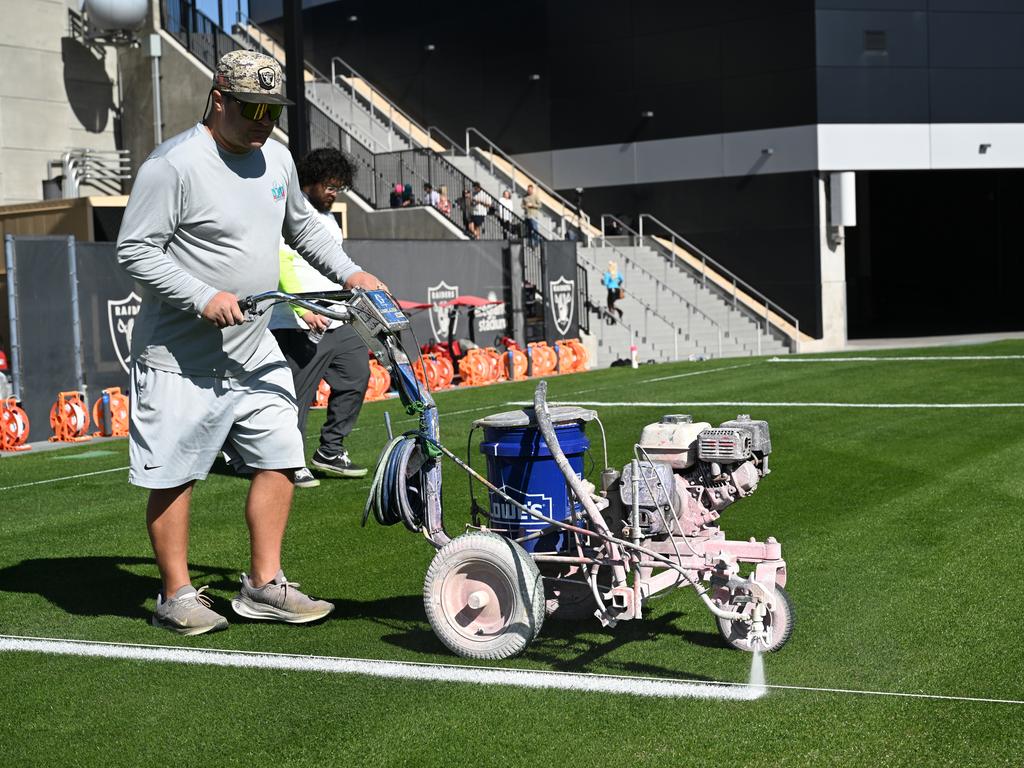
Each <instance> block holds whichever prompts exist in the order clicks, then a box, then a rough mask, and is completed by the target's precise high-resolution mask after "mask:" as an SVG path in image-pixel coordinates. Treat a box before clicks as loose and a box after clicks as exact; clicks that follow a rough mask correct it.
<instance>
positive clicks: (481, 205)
mask: <svg viewBox="0 0 1024 768" xmlns="http://www.w3.org/2000/svg"><path fill="white" fill-rule="evenodd" d="M493 206H494V202H493V201H492V200H491V196H490V195H488V194H487V193H486V192H484V191H483V189H482V188H481V187H480V182H479V181H474V182H473V215H472V217H471V218H470V221H469V225H470V226H469V234H471V235H472V236H473V237H475V238H476V239H478V240H479V239H480V235H482V234H483V231H484V220H485V219H486V218H487V214H488V212H489V211H490V210H491V208H492V207H493Z"/></svg>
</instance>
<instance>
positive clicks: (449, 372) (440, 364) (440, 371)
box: [434, 355, 455, 389]
mask: <svg viewBox="0 0 1024 768" xmlns="http://www.w3.org/2000/svg"><path fill="white" fill-rule="evenodd" d="M434 366H435V367H436V368H437V388H438V389H447V388H448V387H450V386H451V385H452V380H453V379H454V378H455V366H454V365H452V359H451V358H450V357H448V355H434Z"/></svg>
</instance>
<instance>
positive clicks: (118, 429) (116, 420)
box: [92, 387, 128, 437]
mask: <svg viewBox="0 0 1024 768" xmlns="http://www.w3.org/2000/svg"><path fill="white" fill-rule="evenodd" d="M103 394H105V395H106V396H107V397H106V402H107V407H106V408H104V407H103V402H104V398H103V397H97V398H96V402H95V403H93V404H92V423H93V424H95V425H96V426H97V427H99V429H98V430H97V431H96V432H93V433H92V434H93V437H128V396H127V395H122V394H121V388H120V387H108V388H107V389H104V390H103ZM104 411H106V413H104ZM104 417H106V418H104ZM106 425H109V429H110V431H109V432H104V431H103V430H104V428H105V426H106Z"/></svg>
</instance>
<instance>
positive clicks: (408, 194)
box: [402, 184, 416, 208]
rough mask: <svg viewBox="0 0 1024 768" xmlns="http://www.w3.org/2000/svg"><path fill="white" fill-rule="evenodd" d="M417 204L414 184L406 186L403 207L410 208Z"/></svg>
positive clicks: (403, 193) (403, 192)
mask: <svg viewBox="0 0 1024 768" xmlns="http://www.w3.org/2000/svg"><path fill="white" fill-rule="evenodd" d="M415 204H416V198H415V197H413V195H412V184H406V185H405V188H404V189H403V190H402V207H403V208H408V207H409V206H410V205H415Z"/></svg>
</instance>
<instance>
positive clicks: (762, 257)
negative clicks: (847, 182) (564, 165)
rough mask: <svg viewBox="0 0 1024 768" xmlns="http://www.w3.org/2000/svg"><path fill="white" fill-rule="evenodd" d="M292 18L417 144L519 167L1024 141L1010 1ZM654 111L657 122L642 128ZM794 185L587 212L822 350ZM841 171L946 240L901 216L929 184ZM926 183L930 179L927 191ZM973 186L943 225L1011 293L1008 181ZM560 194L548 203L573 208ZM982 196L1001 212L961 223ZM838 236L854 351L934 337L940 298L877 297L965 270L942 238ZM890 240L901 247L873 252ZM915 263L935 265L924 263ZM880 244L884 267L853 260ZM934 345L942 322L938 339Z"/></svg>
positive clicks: (670, 5)
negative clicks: (662, 148) (984, 192)
mask: <svg viewBox="0 0 1024 768" xmlns="http://www.w3.org/2000/svg"><path fill="white" fill-rule="evenodd" d="M306 6H307V8H306V10H305V12H304V18H303V25H304V32H305V44H306V57H307V59H309V60H310V61H312V62H313V63H314V64H315V65H316V66H317V67H318V68H319V69H321V70H322V71H323V72H330V71H331V58H332V57H333V56H335V55H340V56H341V57H342V58H344V59H345V60H346V61H348V63H349V64H351V65H352V66H354V67H355V68H356V69H357V70H358V71H359V72H360V73H361V74H363V75H364V76H366V77H367V78H368V79H369V80H370V81H371V82H373V83H374V84H376V85H377V86H378V87H379V88H380V89H381V90H382V91H383V92H384V93H386V94H387V95H388V96H390V97H391V98H392V99H394V101H395V102H396V103H398V104H399V105H400V106H401V107H402V108H403V109H405V110H406V111H408V112H409V114H410V115H412V116H413V117H414V118H415V119H416V120H418V121H419V122H420V123H421V124H422V125H436V126H439V127H440V128H441V129H443V130H444V131H445V132H446V133H447V134H449V135H450V136H452V137H454V138H455V139H457V140H459V141H462V140H463V138H464V135H465V134H464V131H465V128H466V127H467V126H474V127H476V128H478V129H479V130H480V131H481V132H483V133H484V134H486V135H487V136H488V137H489V138H491V139H493V140H494V141H495V142H497V143H498V144H499V145H500V146H501V148H502V149H504V150H505V151H506V152H508V153H510V154H513V155H536V154H537V153H552V152H559V151H565V150H570V149H579V148H586V147H596V146H611V147H616V146H619V147H623V148H626V147H628V146H629V145H631V144H634V143H645V142H657V141H659V140H667V139H681V138H686V137H696V136H704V137H714V136H717V135H721V134H735V133H739V132H748V131H769V130H772V129H780V128H789V127H793V126H814V125H815V124H818V125H830V124H835V125H839V124H876V125H882V124H885V125H922V124H925V125H926V124H929V123H931V124H939V123H951V124H956V123H963V124H966V123H974V124H987V123H993V124H1019V123H1024V98H1021V95H1020V94H1022V93H1024V46H1022V45H1020V41H1021V40H1022V39H1024V3H1022V2H1021V0H886V1H885V2H882V1H880V0H777V1H776V2H771V3H756V2H749V1H741V0H703V1H698V2H689V1H687V2H683V1H682V0H558V2H545V1H544V0H522V2H518V3H514V4H478V5H475V6H473V7H472V8H469V7H467V6H465V5H464V4H457V3H456V4H445V3H440V4H438V3H403V4H398V5H395V4H386V3H378V2H371V1H370V0H334V1H333V2H330V1H324V0H308V1H307V3H306ZM250 10H251V13H252V16H253V18H254V19H255V20H256V21H257V22H261V23H262V24H263V26H264V27H265V28H266V29H268V31H270V32H271V34H275V35H280V33H281V23H280V14H281V2H280V0H251V3H250ZM534 76H536V77H534ZM647 112H651V113H653V117H643V116H642V115H643V113H647ZM812 158H813V153H812ZM667 162H669V161H667ZM805 167H806V170H803V171H800V172H796V170H795V169H791V172H786V173H778V174H774V173H767V172H765V170H758V171H754V170H752V171H751V172H750V173H748V174H747V175H744V176H733V177H731V178H696V179H693V178H682V174H680V178H679V179H678V180H665V181H659V182H658V183H641V184H634V183H633V182H634V179H632V178H622V179H621V183H619V182H618V181H616V180H615V179H609V180H607V183H604V185H603V186H594V185H588V184H583V185H582V186H585V187H586V190H585V193H584V200H583V207H584V208H585V210H587V212H588V213H589V214H590V215H591V216H592V217H594V218H595V219H596V218H597V217H598V216H599V215H600V214H601V213H614V214H616V215H619V216H620V217H623V218H626V219H627V221H631V220H633V217H635V216H636V215H637V214H638V213H640V212H650V213H653V214H655V215H657V216H658V217H659V218H661V219H663V220H664V221H666V222H667V223H669V224H670V225H671V226H673V228H675V229H676V230H677V231H679V232H680V233H681V234H683V235H684V236H686V237H687V238H689V239H690V240H692V241H693V242H694V243H695V244H696V245H698V246H699V247H701V248H702V249H704V250H705V251H707V253H708V254H709V255H710V256H712V257H713V258H714V259H716V260H717V261H719V262H721V263H722V264H724V265H725V266H726V267H727V268H729V269H731V270H733V271H734V272H736V273H737V274H738V275H739V276H740V277H742V278H744V279H746V280H748V281H749V282H751V283H752V284H753V285H754V286H755V287H756V288H758V289H760V290H762V291H763V292H765V293H766V294H767V295H769V296H770V297H771V298H773V299H774V300H776V301H778V302H779V303H780V304H781V305H782V306H784V307H786V308H788V309H790V310H792V311H793V312H795V313H796V314H797V315H798V316H799V318H800V320H801V327H802V329H804V330H806V331H808V332H810V333H812V334H815V333H817V332H818V330H819V329H820V327H821V319H820V313H821V308H820V289H819V284H818V279H819V275H818V266H817V265H818V263H819V260H820V255H819V254H820V245H819V242H820V241H819V237H818V234H817V227H818V224H819V222H818V205H817V199H816V193H815V192H814V185H815V182H816V178H817V174H818V170H817V168H816V167H815V164H814V161H813V159H812V160H811V162H810V163H808V164H807V165H806V166H805ZM828 170H849V169H848V168H829V169H828ZM856 170H857V172H858V176H859V178H858V194H859V196H870V197H871V198H873V199H874V200H879V199H881V197H880V195H886V194H889V195H890V196H891V197H892V198H893V199H895V200H899V202H900V209H901V210H902V211H903V214H904V220H905V221H913V222H915V226H924V227H926V228H935V229H937V230H940V231H941V230H942V228H943V227H946V226H947V225H948V221H949V219H948V218H947V217H946V214H945V213H942V211H945V210H946V208H945V207H944V206H939V207H930V204H929V203H928V202H927V199H926V198H927V196H920V195H919V196H916V197H915V194H916V193H917V192H920V191H922V190H923V189H926V188H927V184H924V185H922V184H921V183H920V181H919V180H917V179H916V178H911V177H910V176H906V175H903V176H900V173H901V172H900V171H898V170H896V169H892V171H893V172H894V173H895V175H894V176H892V177H886V178H880V179H872V178H869V177H870V176H871V175H872V174H873V173H875V171H874V170H873V167H872V166H867V167H864V166H858V168H857V169H856ZM683 171H685V169H683ZM885 172H886V173H888V172H889V171H885ZM616 173H618V171H616ZM624 173H625V175H628V172H624ZM931 173H943V171H935V172H933V171H927V170H926V171H924V172H923V174H924V176H925V177H927V176H928V175H929V174H931ZM972 173H974V174H975V175H976V176H977V175H980V177H979V178H974V177H971V178H970V179H969V183H968V184H967V186H966V187H965V188H964V191H963V194H964V196H965V197H964V201H963V203H964V204H963V205H961V206H958V207H957V206H953V207H954V209H955V211H956V213H957V216H956V218H955V221H956V222H957V226H958V228H959V230H960V231H962V232H964V233H967V235H966V236H967V237H970V236H971V233H973V234H974V237H973V245H972V248H973V249H974V250H978V249H981V248H987V249H988V250H987V251H985V253H984V254H983V256H984V261H985V262H986V264H987V270H988V271H989V272H990V273H991V274H997V275H998V274H1004V273H1007V274H1008V273H1009V272H1011V271H1012V263H1011V262H1010V261H1009V258H1010V257H1009V256H1008V254H1009V253H1010V252H1011V251H1012V247H1013V237H1012V232H1011V230H1010V229H1009V228H1008V227H1005V226H1003V227H1002V228H1001V230H1000V231H999V232H996V233H993V231H992V229H991V226H990V225H991V222H992V221H993V218H992V217H993V215H994V214H993V211H1001V212H1003V213H1002V214H1000V215H1009V213H1008V212H1011V211H1012V209H1013V206H1014V200H1015V199H1016V193H1015V192H1014V191H1013V186H1014V184H1015V182H1009V181H1007V179H1006V178H1005V177H1003V176H1001V175H1000V174H1002V173H1003V169H998V168H997V169H989V170H979V171H976V172H972ZM722 175H724V174H722ZM569 186H571V185H569V184H563V185H562V188H561V189H560V191H561V192H563V194H565V195H566V196H567V197H568V198H569V199H570V200H572V199H574V194H573V191H572V190H571V189H567V188H566V187H569ZM869 186H870V189H869ZM940 186H942V187H943V188H944V189H946V190H947V193H948V194H949V195H952V196H953V198H954V200H955V199H956V197H957V196H958V195H959V194H961V191H960V189H958V188H957V186H956V185H953V186H946V185H945V182H941V181H940ZM979 186H982V187H988V188H989V189H990V190H991V195H990V199H992V200H997V202H994V203H992V205H990V206H988V207H986V206H983V205H976V204H975V202H974V200H973V197H972V196H973V194H974V192H973V190H975V188H977V187H979ZM887 190H888V191H887ZM848 234H849V237H850V245H851V246H853V247H855V248H856V249H857V251H856V253H851V254H850V255H849V257H848V258H849V259H850V262H851V263H850V264H848V267H849V274H850V277H851V285H850V291H851V295H850V305H849V311H850V317H849V323H848V324H849V330H850V334H851V336H857V335H860V334H868V335H892V334H895V333H899V332H902V331H901V330H898V329H910V328H912V327H914V328H917V329H918V330H920V329H921V328H922V327H923V328H924V329H925V330H926V331H927V330H928V327H929V325H928V322H927V321H925V322H919V321H921V320H922V318H928V317H938V316H940V315H942V305H943V302H944V299H943V297H942V295H941V294H932V295H929V296H927V297H925V299H924V300H918V301H915V302H895V303H894V302H892V301H891V295H892V294H891V292H889V291H880V288H881V287H884V286H887V285H889V284H894V283H902V282H903V274H902V273H903V272H904V271H905V270H904V269H903V266H904V264H905V262H906V260H907V259H910V260H912V261H925V260H929V259H930V261H931V262H932V264H933V268H934V270H936V271H941V272H950V271H952V270H955V269H956V265H957V260H958V259H959V258H960V255H961V254H962V253H963V252H964V251H963V249H962V248H959V247H953V245H952V243H953V242H954V241H955V239H949V238H947V239H943V238H940V237H928V238H921V237H918V238H912V237H910V236H909V235H908V230H907V228H906V227H904V226H901V224H900V223H899V222H898V221H895V220H894V219H893V217H886V216H885V215H884V212H883V213H882V215H878V214H876V215H871V212H870V211H868V212H867V216H866V218H861V219H860V221H859V224H858V227H856V228H853V229H851V231H850V232H849V233H848ZM896 241H900V242H901V243H902V248H901V249H897V248H895V247H888V246H887V244H889V243H895V242H896ZM925 244H927V246H928V247H931V248H934V249H935V250H933V251H932V252H931V253H930V254H928V255H925V254H922V253H921V248H922V247H924V245H925ZM873 247H874V248H878V249H880V250H879V251H878V253H876V254H875V255H874V256H872V255H871V254H867V255H865V251H864V249H865V248H873ZM908 248H909V249H911V250H912V251H913V252H912V253H909V254H908V253H907V249H908ZM883 254H885V255H884V256H883ZM918 290H920V288H919V289H918ZM977 293H978V292H977V291H975V294H977ZM983 293H984V292H982V295H983ZM926 304H928V305H929V306H924V305H926ZM983 304H984V302H982V303H981V304H974V305H970V306H967V307H965V308H963V311H959V312H958V313H956V314H957V316H958V321H957V322H956V323H953V324H952V327H953V328H955V330H957V331H958V332H965V331H970V330H984V329H985V328H986V325H992V324H993V323H992V322H989V320H990V316H989V314H988V313H987V312H986V311H985V307H984V305H983ZM883 309H884V311H882V310H883ZM922 309H924V310H926V311H924V313H923V314H922ZM944 317H945V318H946V319H948V317H949V314H948V313H947V314H946V315H944ZM983 321H984V322H983ZM1018 324H1019V323H1018ZM935 328H936V332H938V331H939V326H935ZM949 328H950V325H949V324H948V323H945V324H943V325H942V328H941V330H943V331H947V330H949Z"/></svg>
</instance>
